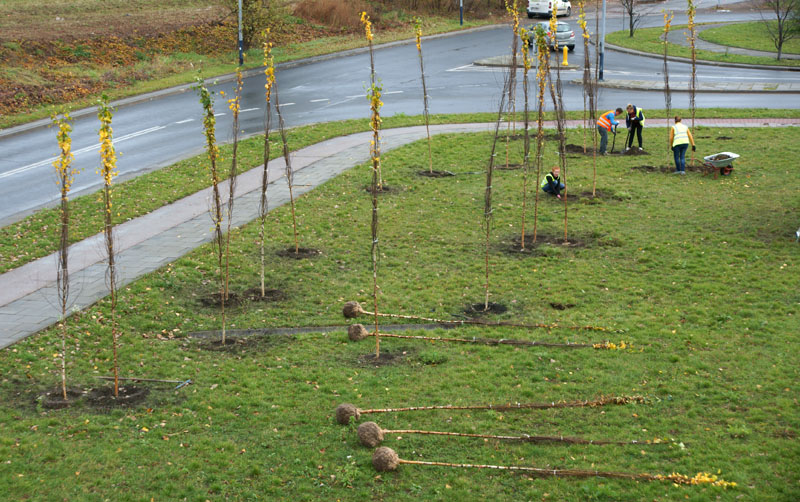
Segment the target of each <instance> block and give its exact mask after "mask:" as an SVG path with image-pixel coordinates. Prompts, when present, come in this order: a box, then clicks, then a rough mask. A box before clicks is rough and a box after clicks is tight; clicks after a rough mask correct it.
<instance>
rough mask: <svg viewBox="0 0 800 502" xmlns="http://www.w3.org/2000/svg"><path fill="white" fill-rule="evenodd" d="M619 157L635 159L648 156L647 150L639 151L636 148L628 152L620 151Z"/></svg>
mask: <svg viewBox="0 0 800 502" xmlns="http://www.w3.org/2000/svg"><path fill="white" fill-rule="evenodd" d="M619 154H620V155H625V156H632V157H636V156H638V155H650V153H649V152H648V151H647V150H639V149H638V148H631V149H630V150H622V151H621V152H619Z"/></svg>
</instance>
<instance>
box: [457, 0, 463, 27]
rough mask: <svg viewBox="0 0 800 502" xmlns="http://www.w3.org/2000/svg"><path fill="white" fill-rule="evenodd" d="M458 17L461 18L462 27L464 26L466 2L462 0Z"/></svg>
mask: <svg viewBox="0 0 800 502" xmlns="http://www.w3.org/2000/svg"><path fill="white" fill-rule="evenodd" d="M458 17H459V20H460V23H461V26H464V0H460V1H459V2H458Z"/></svg>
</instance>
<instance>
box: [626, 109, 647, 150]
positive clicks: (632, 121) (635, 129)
mask: <svg viewBox="0 0 800 502" xmlns="http://www.w3.org/2000/svg"><path fill="white" fill-rule="evenodd" d="M626 109H627V111H628V114H627V115H626V116H625V127H627V128H628V144H627V145H625V150H626V151H627V150H630V149H631V148H633V137H634V135H635V136H636V139H638V140H639V150H641V149H642V129H643V128H644V110H642V109H641V108H639V107H638V106H635V105H632V104H630V103H629V104H628V106H627V108H626Z"/></svg>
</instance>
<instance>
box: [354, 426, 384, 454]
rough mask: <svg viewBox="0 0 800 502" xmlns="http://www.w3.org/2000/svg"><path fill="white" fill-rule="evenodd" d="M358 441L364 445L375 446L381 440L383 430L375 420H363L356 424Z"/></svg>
mask: <svg viewBox="0 0 800 502" xmlns="http://www.w3.org/2000/svg"><path fill="white" fill-rule="evenodd" d="M358 441H359V442H360V443H361V444H363V445H364V446H369V447H370V448H375V447H376V446H378V445H379V444H381V441H383V430H382V429H381V428H380V427H379V426H378V424H376V423H375V422H364V423H363V424H361V425H359V426H358Z"/></svg>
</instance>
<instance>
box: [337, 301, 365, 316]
mask: <svg viewBox="0 0 800 502" xmlns="http://www.w3.org/2000/svg"><path fill="white" fill-rule="evenodd" d="M362 313H364V309H362V308H361V304H359V303H358V302H347V303H345V304H344V307H342V314H344V316H345V317H346V318H348V319H353V318H354V317H358V316H359V315H361V314H362Z"/></svg>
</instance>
